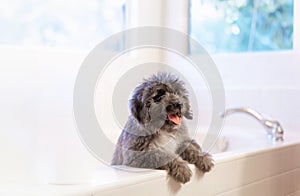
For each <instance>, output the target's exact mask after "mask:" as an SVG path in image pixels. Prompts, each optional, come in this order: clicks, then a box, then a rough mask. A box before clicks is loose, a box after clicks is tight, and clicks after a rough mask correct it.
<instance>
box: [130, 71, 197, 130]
mask: <svg viewBox="0 0 300 196" xmlns="http://www.w3.org/2000/svg"><path fill="white" fill-rule="evenodd" d="M129 107H130V111H131V114H132V116H133V117H134V118H136V119H137V121H138V122H139V123H140V124H142V125H144V126H148V125H150V126H154V127H156V128H162V129H164V128H165V129H170V128H171V129H172V128H174V127H176V126H180V124H181V122H182V118H183V117H185V118H187V119H192V118H193V116H192V111H191V107H190V104H189V99H188V92H187V90H186V89H185V88H184V83H183V82H182V81H180V80H179V79H178V78H177V77H175V76H174V75H170V74H166V73H159V74H157V75H154V76H152V77H150V78H149V79H147V80H145V81H144V82H143V83H142V84H140V85H139V86H138V87H136V89H135V90H134V92H133V96H132V99H131V100H130V103H129Z"/></svg>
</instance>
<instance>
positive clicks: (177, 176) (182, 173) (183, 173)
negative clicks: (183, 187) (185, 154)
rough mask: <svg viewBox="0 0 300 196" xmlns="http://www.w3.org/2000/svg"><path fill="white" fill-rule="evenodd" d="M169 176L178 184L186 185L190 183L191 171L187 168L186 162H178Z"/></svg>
mask: <svg viewBox="0 0 300 196" xmlns="http://www.w3.org/2000/svg"><path fill="white" fill-rule="evenodd" d="M170 175H171V176H172V177H173V178H174V180H176V181H177V182H180V183H183V184H185V183H187V182H188V181H190V179H191V177H192V171H191V169H190V168H189V166H188V163H187V162H186V161H184V162H180V163H178V164H177V165H176V167H175V168H172V170H171V172H170Z"/></svg>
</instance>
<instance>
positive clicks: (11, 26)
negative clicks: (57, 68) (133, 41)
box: [0, 0, 125, 49]
mask: <svg viewBox="0 0 300 196" xmlns="http://www.w3.org/2000/svg"><path fill="white" fill-rule="evenodd" d="M0 1H1V5H0V29H1V31H0V44H1V45H3V44H5V45H6V44H7V45H18V46H54V47H63V48H69V47H72V48H84V49H90V48H92V47H94V46H95V45H96V44H97V43H99V42H100V41H101V40H103V39H104V38H106V37H107V36H109V35H111V34H113V33H116V32H119V31H121V30H122V28H123V18H124V17H123V16H122V15H123V13H124V12H123V11H122V9H123V8H124V6H123V4H124V1H125V0H113V1H111V0H89V1H85V0H73V1H72V0H67V1H61V0H26V1H24V0H11V1H6V0H0Z"/></svg>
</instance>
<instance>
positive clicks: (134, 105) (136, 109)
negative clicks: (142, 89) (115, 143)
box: [129, 97, 143, 122]
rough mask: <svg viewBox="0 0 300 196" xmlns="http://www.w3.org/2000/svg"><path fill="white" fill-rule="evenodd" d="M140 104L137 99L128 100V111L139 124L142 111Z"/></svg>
mask: <svg viewBox="0 0 300 196" xmlns="http://www.w3.org/2000/svg"><path fill="white" fill-rule="evenodd" d="M142 108H143V107H142V103H141V102H140V100H138V98H137V97H133V98H132V99H130V100H129V109H130V112H131V115H132V116H133V117H134V118H135V119H137V120H138V121H139V122H141V117H140V112H141V110H142Z"/></svg>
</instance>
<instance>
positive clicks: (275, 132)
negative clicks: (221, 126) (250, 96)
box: [221, 107, 284, 142]
mask: <svg viewBox="0 0 300 196" xmlns="http://www.w3.org/2000/svg"><path fill="white" fill-rule="evenodd" d="M233 113H245V114H248V115H250V116H252V117H254V118H255V119H256V120H258V121H259V122H260V123H261V124H262V125H263V126H264V127H265V129H266V131H267V134H268V136H269V137H270V138H271V139H272V141H276V142H277V141H283V133H284V131H283V128H282V126H281V125H280V123H279V122H278V121H276V120H272V119H268V118H266V117H264V115H262V114H260V113H259V112H257V111H255V110H254V109H251V108H243V107H242V108H231V109H226V110H225V111H224V113H222V114H221V117H223V118H224V117H227V116H229V115H231V114H233Z"/></svg>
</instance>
